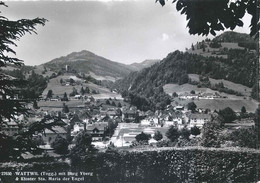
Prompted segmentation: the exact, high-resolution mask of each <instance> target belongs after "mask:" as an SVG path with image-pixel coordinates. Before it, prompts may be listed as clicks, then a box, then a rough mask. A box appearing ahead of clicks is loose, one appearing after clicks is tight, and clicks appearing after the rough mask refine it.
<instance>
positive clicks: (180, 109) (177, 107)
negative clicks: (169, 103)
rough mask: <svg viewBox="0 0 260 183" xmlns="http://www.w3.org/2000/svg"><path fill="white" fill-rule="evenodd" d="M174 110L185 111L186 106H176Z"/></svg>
mask: <svg viewBox="0 0 260 183" xmlns="http://www.w3.org/2000/svg"><path fill="white" fill-rule="evenodd" d="M174 110H176V111H183V110H184V106H181V105H178V106H175V107H174Z"/></svg>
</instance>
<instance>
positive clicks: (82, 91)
mask: <svg viewBox="0 0 260 183" xmlns="http://www.w3.org/2000/svg"><path fill="white" fill-rule="evenodd" d="M80 94H81V95H84V94H85V90H84V88H83V86H82V87H81V89H80Z"/></svg>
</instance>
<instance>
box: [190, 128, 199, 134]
mask: <svg viewBox="0 0 260 183" xmlns="http://www.w3.org/2000/svg"><path fill="white" fill-rule="evenodd" d="M190 133H191V134H192V135H194V136H197V135H199V134H200V129H199V128H198V127H197V126H194V127H192V128H191V129H190Z"/></svg>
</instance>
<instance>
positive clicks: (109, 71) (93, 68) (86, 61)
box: [42, 50, 132, 79]
mask: <svg viewBox="0 0 260 183" xmlns="http://www.w3.org/2000/svg"><path fill="white" fill-rule="evenodd" d="M66 65H67V66H69V67H70V68H71V69H73V70H75V71H76V72H82V73H85V74H90V75H94V76H97V77H98V76H99V77H103V78H104V79H105V78H106V77H107V78H109V77H110V78H111V77H112V78H114V79H118V78H121V77H124V76H126V75H127V74H129V73H130V72H132V69H131V68H130V67H129V66H127V65H125V64H121V63H117V62H114V61H111V60H108V59H106V58H104V57H101V56H98V55H96V54H94V53H92V52H90V51H86V50H83V51H80V52H73V53H70V54H68V55H67V56H62V57H59V58H55V59H53V60H51V61H49V62H47V63H45V64H43V65H42V66H43V67H46V68H49V69H50V70H52V71H55V72H59V71H60V70H61V69H62V68H66ZM112 78H111V79H112Z"/></svg>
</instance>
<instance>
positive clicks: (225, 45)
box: [187, 42, 244, 58]
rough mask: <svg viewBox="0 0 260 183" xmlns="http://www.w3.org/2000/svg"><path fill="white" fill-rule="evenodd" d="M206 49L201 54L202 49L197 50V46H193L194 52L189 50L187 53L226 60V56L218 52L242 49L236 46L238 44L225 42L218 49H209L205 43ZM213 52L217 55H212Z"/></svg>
mask: <svg viewBox="0 0 260 183" xmlns="http://www.w3.org/2000/svg"><path fill="white" fill-rule="evenodd" d="M205 45H206V48H205V52H203V49H202V48H201V49H197V45H194V48H195V49H194V50H192V49H189V50H188V51H187V52H188V53H192V54H198V55H202V56H204V57H210V56H215V57H216V56H218V57H222V58H227V55H221V54H220V53H217V52H220V50H221V49H223V48H228V49H244V48H243V47H240V46H238V43H227V42H222V43H221V47H220V48H211V47H210V46H209V44H208V43H207V42H205ZM213 52H216V53H217V54H212V53H213Z"/></svg>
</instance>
